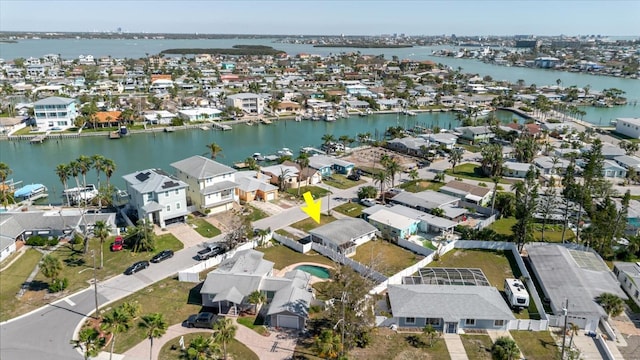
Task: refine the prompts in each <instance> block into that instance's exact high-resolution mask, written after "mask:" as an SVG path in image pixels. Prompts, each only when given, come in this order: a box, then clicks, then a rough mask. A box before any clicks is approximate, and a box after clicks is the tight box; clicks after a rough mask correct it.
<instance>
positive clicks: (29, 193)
mask: <svg viewBox="0 0 640 360" xmlns="http://www.w3.org/2000/svg"><path fill="white" fill-rule="evenodd" d="M13 196H14V198H15V199H16V200H36V199H40V198H44V197H47V196H48V195H47V188H46V187H45V186H44V185H42V184H30V185H25V186H23V187H21V188H20V189H18V190H16V192H15V193H14V194H13Z"/></svg>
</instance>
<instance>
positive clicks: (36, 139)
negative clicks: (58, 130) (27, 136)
mask: <svg viewBox="0 0 640 360" xmlns="http://www.w3.org/2000/svg"><path fill="white" fill-rule="evenodd" d="M46 139H47V134H44V135H38V136H36V137H34V138H32V139H31V140H29V142H31V143H32V144H36V143H37V144H42V143H43V142H44V141H45V140H46Z"/></svg>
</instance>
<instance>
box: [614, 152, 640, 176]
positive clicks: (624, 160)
mask: <svg viewBox="0 0 640 360" xmlns="http://www.w3.org/2000/svg"><path fill="white" fill-rule="evenodd" d="M613 161H615V162H616V163H617V164H618V165H620V166H622V167H623V168H625V169H627V170H629V169H633V170H635V171H636V172H638V171H640V158H639V157H637V156H633V155H631V156H629V155H621V156H616V157H614V158H613Z"/></svg>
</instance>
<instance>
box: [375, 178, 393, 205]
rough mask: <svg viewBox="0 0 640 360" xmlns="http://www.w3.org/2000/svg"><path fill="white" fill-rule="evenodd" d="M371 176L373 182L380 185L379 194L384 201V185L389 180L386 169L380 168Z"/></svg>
mask: <svg viewBox="0 0 640 360" xmlns="http://www.w3.org/2000/svg"><path fill="white" fill-rule="evenodd" d="M372 178H373V183H374V184H379V185H380V195H381V196H382V202H383V203H384V186H385V185H386V184H387V182H389V174H388V173H387V171H386V170H380V171H378V172H375V173H374V174H373V176H372Z"/></svg>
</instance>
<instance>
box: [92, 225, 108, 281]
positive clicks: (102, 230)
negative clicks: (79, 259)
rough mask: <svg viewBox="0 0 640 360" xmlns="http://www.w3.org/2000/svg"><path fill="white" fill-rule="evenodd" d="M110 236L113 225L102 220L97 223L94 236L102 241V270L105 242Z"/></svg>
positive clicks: (101, 266)
mask: <svg viewBox="0 0 640 360" xmlns="http://www.w3.org/2000/svg"><path fill="white" fill-rule="evenodd" d="M110 234H111V225H109V224H107V223H106V222H105V221H102V220H98V221H96V223H95V225H94V228H93V235H94V236H95V237H97V238H98V239H100V269H102V268H103V267H104V255H103V253H104V251H103V250H104V241H105V240H106V239H107V238H108V237H109V235H110Z"/></svg>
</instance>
